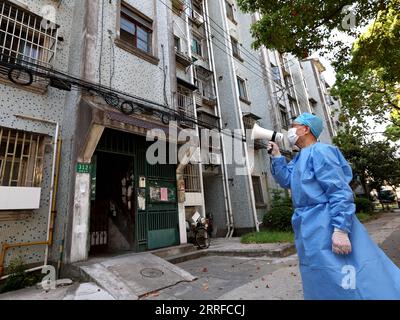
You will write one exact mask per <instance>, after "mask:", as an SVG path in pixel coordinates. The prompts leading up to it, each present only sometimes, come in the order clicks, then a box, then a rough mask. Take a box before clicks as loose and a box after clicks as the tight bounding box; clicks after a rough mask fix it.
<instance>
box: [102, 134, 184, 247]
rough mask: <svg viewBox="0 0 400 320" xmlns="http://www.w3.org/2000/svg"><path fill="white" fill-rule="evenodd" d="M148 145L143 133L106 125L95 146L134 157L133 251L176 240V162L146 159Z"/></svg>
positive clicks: (177, 236) (167, 243) (177, 223)
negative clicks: (155, 161)
mask: <svg viewBox="0 0 400 320" xmlns="http://www.w3.org/2000/svg"><path fill="white" fill-rule="evenodd" d="M150 145H151V142H147V141H146V139H145V138H144V137H141V136H137V135H133V134H129V133H125V132H121V131H116V130H111V129H106V130H105V132H104V134H103V137H102V139H101V140H100V142H99V145H98V147H97V150H100V151H104V152H110V153H115V154H123V155H129V156H131V157H133V158H134V179H135V190H136V197H137V199H136V201H135V205H136V209H135V222H134V223H135V248H136V251H145V250H151V249H156V248H162V247H168V246H172V245H176V244H179V219H178V201H177V190H176V186H177V183H176V165H169V164H156V165H150V164H149V163H147V161H146V150H147V148H148V147H149V146H150ZM167 150H168V149H167Z"/></svg>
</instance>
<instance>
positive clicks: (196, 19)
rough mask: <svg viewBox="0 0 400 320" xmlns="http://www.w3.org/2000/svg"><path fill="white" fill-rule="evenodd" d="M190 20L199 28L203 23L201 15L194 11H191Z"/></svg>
mask: <svg viewBox="0 0 400 320" xmlns="http://www.w3.org/2000/svg"><path fill="white" fill-rule="evenodd" d="M191 19H192V21H193V22H194V24H195V25H196V26H197V27H200V26H201V25H202V24H203V23H204V17H203V15H202V14H201V13H199V12H197V11H196V10H193V11H192V16H191Z"/></svg>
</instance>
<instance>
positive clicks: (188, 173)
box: [183, 164, 201, 192]
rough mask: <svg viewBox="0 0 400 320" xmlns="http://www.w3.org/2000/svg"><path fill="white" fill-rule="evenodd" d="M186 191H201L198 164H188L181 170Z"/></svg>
mask: <svg viewBox="0 0 400 320" xmlns="http://www.w3.org/2000/svg"><path fill="white" fill-rule="evenodd" d="M183 179H184V181H185V191H186V192H201V185H200V171H199V166H198V165H193V164H189V165H187V166H186V167H185V169H184V172H183Z"/></svg>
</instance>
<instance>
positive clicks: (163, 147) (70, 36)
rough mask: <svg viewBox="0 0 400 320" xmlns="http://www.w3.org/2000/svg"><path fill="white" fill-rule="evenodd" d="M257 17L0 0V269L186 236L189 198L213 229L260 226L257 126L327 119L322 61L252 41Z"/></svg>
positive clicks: (175, 5)
mask: <svg viewBox="0 0 400 320" xmlns="http://www.w3.org/2000/svg"><path fill="white" fill-rule="evenodd" d="M49 15H50V16H49ZM258 18H259V17H258V16H257V15H248V14H243V13H241V12H240V11H239V10H238V8H237V4H236V1H234V0H215V1H214V0H149V1H138V0H118V1H103V0H91V1H74V0H62V1H56V0H40V1H29V0H25V1H24V0H19V1H17V0H13V1H0V26H1V29H0V54H2V55H1V68H0V69H1V70H0V92H1V101H0V106H1V116H0V141H1V146H0V157H1V158H0V160H1V162H0V163H1V165H0V181H1V187H0V188H2V192H1V193H0V206H1V207H0V230H1V232H0V243H1V244H2V251H1V256H0V267H1V269H2V270H1V272H0V273H4V267H6V266H7V265H8V264H9V262H10V261H11V260H12V259H13V258H15V257H17V256H20V257H23V259H24V261H25V263H26V264H29V265H32V267H36V266H37V265H42V264H43V262H44V263H45V264H46V263H48V262H52V263H57V262H62V263H67V264H68V263H73V262H77V261H84V260H87V259H88V258H89V257H90V256H96V255H99V254H108V253H113V254H116V253H122V252H127V251H135V252H140V251H146V250H152V249H157V248H161V247H168V246H174V245H178V244H184V243H186V242H187V237H186V224H185V221H186V220H189V219H190V218H191V216H192V215H193V214H194V213H196V212H198V213H199V214H200V215H201V216H203V217H206V216H208V217H212V219H213V227H214V228H213V235H214V236H218V237H224V236H232V235H240V234H243V233H245V232H248V231H254V230H258V228H259V225H260V222H261V221H262V217H263V215H264V214H265V212H266V211H267V209H268V208H269V205H270V200H271V194H272V189H275V188H278V186H277V185H276V183H275V181H274V180H273V178H272V176H271V174H270V170H269V168H270V160H269V155H268V153H267V150H266V148H267V145H266V141H251V139H250V138H249V132H250V130H251V129H252V128H253V126H254V125H255V124H256V123H258V124H259V125H261V126H262V127H264V128H267V129H270V130H275V131H279V132H283V133H285V132H286V131H287V130H288V127H289V125H290V123H291V120H292V119H293V118H294V117H296V116H297V115H299V114H300V113H302V112H305V111H307V112H314V113H316V114H317V115H320V116H321V117H322V118H323V119H325V121H327V123H328V125H329V126H330V127H331V129H329V130H325V135H324V136H323V137H322V138H321V140H322V141H324V142H330V141H331V140H330V139H331V137H332V136H333V135H334V134H335V129H334V121H332V119H331V117H330V111H332V110H331V109H330V108H331V107H330V104H329V101H330V100H329V97H330V95H329V88H327V86H326V82H324V81H323V78H322V77H321V73H322V72H323V68H322V67H321V66H320V65H319V64H318V62H317V61H316V60H315V59H314V60H312V59H309V60H306V61H299V60H298V59H296V58H295V57H293V56H291V55H288V54H281V53H278V52H275V51H271V50H267V49H265V48H261V49H260V50H253V49H252V47H251V43H252V37H251V34H250V26H251V24H252V23H253V22H254V21H256V20H257V19H258ZM39 21H40V22H39ZM314 101H316V104H315V103H314ZM337 103H339V102H337ZM338 105H340V104H338ZM187 132H189V133H190V134H191V137H190V138H191V139H193V140H194V141H195V142H196V141H198V142H199V143H198V144H196V143H194V144H193V146H194V148H191V149H189V152H187V153H186V159H190V162H189V163H186V162H181V163H179V162H176V161H173V160H174V158H177V156H178V155H179V153H180V151H181V150H182V147H183V145H184V144H185V142H186V141H185V140H180V139H179V137H180V134H186V133H187ZM200 145H201V146H202V147H201V148H200ZM281 147H282V150H283V153H284V155H285V156H287V157H288V159H290V158H291V157H292V156H293V153H292V150H291V149H290V146H289V143H288V141H286V140H285V141H284V143H283V145H282V146H281ZM161 154H165V155H167V156H166V159H164V160H163V161H159V162H158V163H157V162H154V163H153V162H152V161H150V160H149V155H153V156H154V155H156V158H159V159H158V160H160V159H161V156H162V155H161ZM21 199H22V200H21ZM60 247H61V248H63V250H62V251H61V252H60Z"/></svg>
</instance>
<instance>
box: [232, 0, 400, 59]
mask: <svg viewBox="0 0 400 320" xmlns="http://www.w3.org/2000/svg"><path fill="white" fill-rule="evenodd" d="M238 4H239V6H240V8H241V10H243V11H244V12H247V13H254V12H259V13H260V14H261V19H260V20H259V21H257V22H256V23H254V24H253V26H252V35H253V37H254V39H255V42H254V46H255V47H256V48H258V47H260V46H262V45H265V46H266V47H267V48H270V49H275V50H278V51H280V52H291V53H293V54H294V55H296V56H297V57H300V58H301V57H304V55H307V54H308V53H309V52H311V51H318V50H321V49H326V50H328V51H333V50H334V49H335V48H338V47H340V48H341V50H344V51H346V49H349V47H347V48H346V46H345V45H344V43H343V42H342V41H340V40H337V39H335V38H334V37H332V34H333V33H334V31H336V30H340V31H342V32H345V33H346V34H348V35H351V36H353V37H357V36H359V35H360V29H359V28H358V29H357V28H355V26H357V27H361V26H365V25H368V23H369V22H370V21H371V20H375V19H376V18H377V17H378V16H379V15H380V14H382V16H381V17H382V19H384V18H385V15H386V13H387V11H388V10H389V8H392V7H394V8H395V9H399V6H400V4H399V0H378V1H377V0H238ZM397 12H399V10H397ZM353 24H354V25H353ZM341 50H339V51H341Z"/></svg>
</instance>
